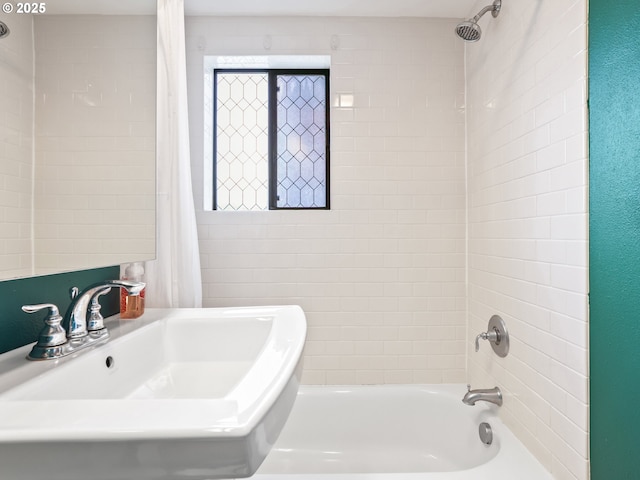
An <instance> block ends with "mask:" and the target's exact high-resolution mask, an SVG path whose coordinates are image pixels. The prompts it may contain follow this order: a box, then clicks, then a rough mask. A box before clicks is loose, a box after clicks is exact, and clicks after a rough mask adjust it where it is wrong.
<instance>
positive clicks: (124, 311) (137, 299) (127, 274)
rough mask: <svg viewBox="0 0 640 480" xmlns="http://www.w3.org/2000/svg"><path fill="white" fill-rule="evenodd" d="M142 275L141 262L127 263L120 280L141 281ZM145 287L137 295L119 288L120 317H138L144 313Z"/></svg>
mask: <svg viewBox="0 0 640 480" xmlns="http://www.w3.org/2000/svg"><path fill="white" fill-rule="evenodd" d="M143 275H144V267H143V266H142V262H134V263H130V264H129V265H127V268H125V270H124V275H123V277H122V280H129V281H132V282H141V281H142V276H143ZM145 290H146V288H143V289H142V291H141V292H140V294H139V295H129V293H128V292H127V290H126V289H124V288H121V289H120V318H127V319H129V318H138V317H139V316H140V315H142V314H143V313H144V296H145Z"/></svg>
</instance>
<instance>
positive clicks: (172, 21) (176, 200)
mask: <svg viewBox="0 0 640 480" xmlns="http://www.w3.org/2000/svg"><path fill="white" fill-rule="evenodd" d="M157 68H158V75H157V76H158V79H157V81H158V84H157V88H158V91H157V98H158V100H157V132H156V133H157V140H156V148H157V167H156V168H157V188H158V193H157V203H156V208H157V215H156V222H157V223H156V235H157V247H156V248H157V249H156V260H153V261H150V262H146V265H145V274H146V275H145V278H146V281H147V289H146V304H147V306H148V307H201V306H202V278H201V273H200V252H199V248H198V233H197V228H196V217H195V208H194V204H193V192H192V187H191V161H190V154H189V116H188V110H187V73H186V58H185V34H184V0H158V67H157Z"/></svg>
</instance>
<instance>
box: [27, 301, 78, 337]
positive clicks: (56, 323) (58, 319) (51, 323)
mask: <svg viewBox="0 0 640 480" xmlns="http://www.w3.org/2000/svg"><path fill="white" fill-rule="evenodd" d="M45 308H48V309H49V313H48V315H47V316H46V317H45V319H44V323H45V326H44V328H43V329H42V330H41V331H40V334H39V335H38V343H37V344H36V347H43V348H47V347H57V346H58V345H62V344H63V343H66V341H67V332H65V331H64V328H62V326H61V325H60V324H61V323H62V316H60V311H59V310H58V307H57V306H56V305H54V304H53V303H39V304H37V305H23V306H22V311H23V312H26V313H36V312H39V311H40V310H44V309H45ZM34 348H35V347H34Z"/></svg>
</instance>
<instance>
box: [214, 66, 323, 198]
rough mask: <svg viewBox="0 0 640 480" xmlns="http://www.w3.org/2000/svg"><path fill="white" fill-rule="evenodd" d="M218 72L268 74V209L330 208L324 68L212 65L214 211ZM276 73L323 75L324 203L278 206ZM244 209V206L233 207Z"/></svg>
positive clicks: (216, 178)
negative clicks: (319, 204) (217, 66)
mask: <svg viewBox="0 0 640 480" xmlns="http://www.w3.org/2000/svg"><path fill="white" fill-rule="evenodd" d="M219 73H265V74H267V76H268V94H267V103H268V106H267V108H268V111H267V115H268V118H269V126H268V139H267V140H268V145H267V150H268V154H267V164H268V165H267V168H268V183H267V185H268V205H267V209H266V210H265V211H268V210H330V209H331V202H330V200H331V196H330V191H331V190H330V185H331V182H330V177H331V175H330V172H331V169H330V164H331V162H330V154H331V148H330V146H331V136H330V130H331V129H330V110H331V104H330V98H331V97H330V90H329V87H330V81H329V77H330V75H329V73H330V69H328V68H214V69H213V135H212V137H213V158H212V163H213V165H212V169H213V179H212V181H213V185H212V187H213V189H212V191H213V199H212V201H213V203H212V207H213V210H214V211H218V201H217V197H218V145H217V143H218V134H217V131H218V81H217V79H218V74H219ZM279 75H319V76H324V79H325V119H324V120H325V130H326V135H325V206H323V207H279V206H278V204H277V202H278V195H277V194H278V121H277V116H278V106H277V105H278V103H277V95H278V82H277V77H278V76H279ZM234 211H244V210H234Z"/></svg>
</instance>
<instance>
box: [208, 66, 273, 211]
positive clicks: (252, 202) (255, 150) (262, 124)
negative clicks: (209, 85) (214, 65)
mask: <svg viewBox="0 0 640 480" xmlns="http://www.w3.org/2000/svg"><path fill="white" fill-rule="evenodd" d="M268 86H269V76H268V74H267V73H244V72H233V73H217V75H216V146H215V151H216V166H215V167H216V174H215V177H216V200H215V205H216V209H217V210H266V209H267V208H268V199H269V186H268V180H269V179H268V158H269V157H268V155H269V149H268V143H269V142H268V138H269V133H268V128H269V122H268V117H269V108H268V98H269V89H268Z"/></svg>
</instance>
